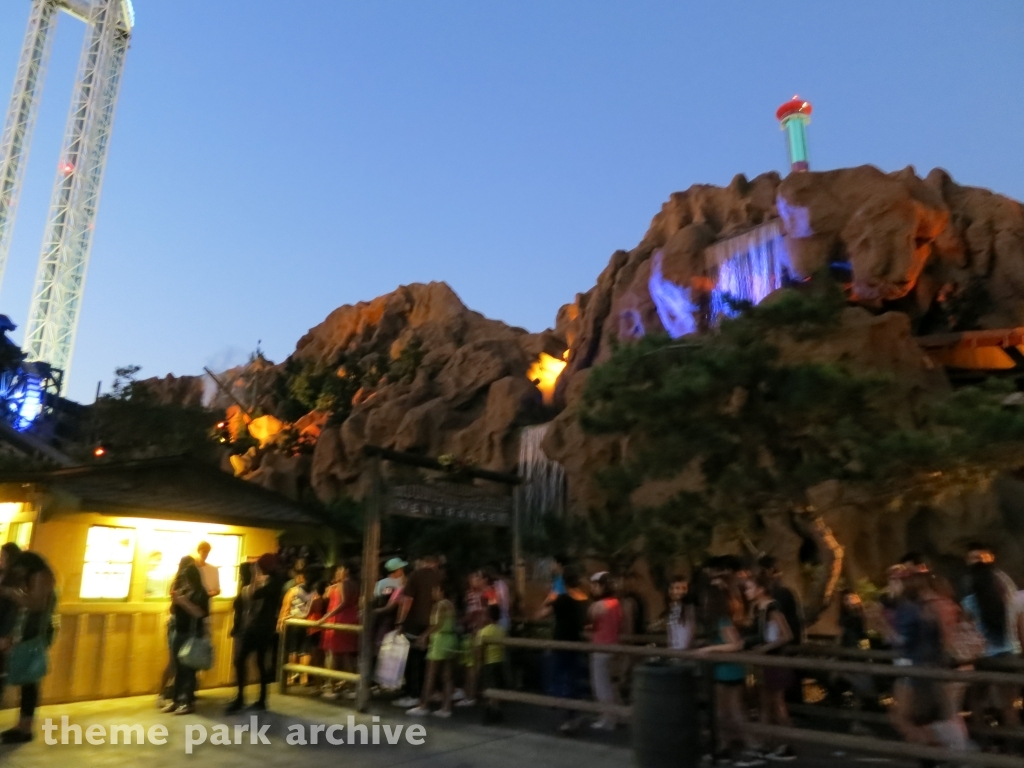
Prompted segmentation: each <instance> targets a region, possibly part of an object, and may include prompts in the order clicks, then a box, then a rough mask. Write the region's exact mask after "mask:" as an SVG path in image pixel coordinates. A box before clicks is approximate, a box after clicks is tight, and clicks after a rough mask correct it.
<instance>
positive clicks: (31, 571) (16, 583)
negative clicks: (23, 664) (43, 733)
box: [0, 550, 57, 744]
mask: <svg viewBox="0 0 1024 768" xmlns="http://www.w3.org/2000/svg"><path fill="white" fill-rule="evenodd" d="M9 553H10V550H8V556H10V555H9ZM7 567H8V568H9V569H10V573H9V574H8V573H5V574H4V582H3V586H0V597H2V598H3V599H5V600H9V601H10V602H11V603H13V604H14V605H15V606H17V612H18V619H17V622H16V625H20V633H19V632H18V631H17V630H18V626H16V627H15V628H14V630H13V631H12V632H11V633H9V634H8V635H6V636H4V637H0V648H2V649H4V651H5V652H9V651H11V649H12V648H13V647H14V646H16V645H17V644H18V643H25V642H29V641H33V640H36V639H37V638H39V637H43V638H44V642H45V645H46V647H49V645H50V643H52V642H53V612H54V611H55V610H56V603H57V592H56V578H55V577H54V574H53V570H52V569H51V568H50V565H49V564H48V563H47V562H46V560H44V559H43V558H42V556H40V555H39V554H37V553H35V552H19V553H18V554H17V556H16V557H15V558H14V559H13V560H12V561H11V562H10V565H9V566H7ZM19 635H20V636H19ZM10 671H11V672H13V671H14V670H13V669H11V670H10ZM39 684H40V680H33V681H30V682H25V683H23V684H22V685H21V702H20V709H19V716H18V723H17V725H15V726H14V727H13V728H9V729H7V730H6V731H3V733H0V741H2V742H3V743H4V744H21V743H25V742H28V741H31V740H32V731H33V724H34V720H35V711H36V707H37V706H38V705H39Z"/></svg>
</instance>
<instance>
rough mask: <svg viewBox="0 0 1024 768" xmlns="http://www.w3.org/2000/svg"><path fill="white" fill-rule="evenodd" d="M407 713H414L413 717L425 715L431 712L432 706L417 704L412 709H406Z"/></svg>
mask: <svg viewBox="0 0 1024 768" xmlns="http://www.w3.org/2000/svg"><path fill="white" fill-rule="evenodd" d="M405 714H407V715H412V716H413V717H423V716H425V715H429V714H430V707H420V706H416V707H413V708H412V709H407V710H405Z"/></svg>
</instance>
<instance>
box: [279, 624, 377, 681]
mask: <svg viewBox="0 0 1024 768" xmlns="http://www.w3.org/2000/svg"><path fill="white" fill-rule="evenodd" d="M290 627H294V628H299V627H302V628H305V629H320V630H330V631H333V632H356V633H360V634H361V633H362V631H363V625H362V624H332V623H331V622H326V623H324V622H320V621H308V620H306V619H286V620H285V621H284V632H282V633H281V636H280V638H279V639H278V643H277V675H278V680H277V684H278V691H279V692H280V693H288V676H289V675H290V674H297V675H310V676H313V677H320V678H324V679H325V680H339V681H342V682H348V683H356V684H357V685H359V686H362V685H363V683H364V681H363V678H362V676H361V675H359V674H358V673H356V672H345V671H343V670H340V669H330V668H329V667H317V666H313V665H311V664H291V663H289V662H288V642H287V639H288V629H289V628H290Z"/></svg>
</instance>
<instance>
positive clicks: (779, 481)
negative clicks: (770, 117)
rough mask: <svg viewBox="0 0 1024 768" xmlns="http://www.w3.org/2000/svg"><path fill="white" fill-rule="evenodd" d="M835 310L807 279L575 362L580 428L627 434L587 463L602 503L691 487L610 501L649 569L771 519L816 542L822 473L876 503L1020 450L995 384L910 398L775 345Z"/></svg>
mask: <svg viewBox="0 0 1024 768" xmlns="http://www.w3.org/2000/svg"><path fill="white" fill-rule="evenodd" d="M844 306H845V302H844V299H843V296H842V293H841V291H840V290H839V289H838V287H836V286H835V285H834V284H832V283H831V282H829V281H827V280H817V279H816V280H815V281H814V283H813V284H812V286H811V287H810V288H809V289H808V290H806V291H803V292H792V293H790V294H789V295H786V296H784V297H781V298H778V299H777V300H775V301H772V302H770V303H767V304H764V305H761V306H757V307H750V306H746V307H742V308H741V312H740V314H739V316H738V317H736V318H734V319H729V320H725V321H723V322H722V323H721V325H720V327H719V328H718V329H717V330H716V331H714V332H712V333H708V334H706V335H702V336H694V337H687V338H684V339H680V340H671V339H668V338H666V337H647V338H645V339H643V340H641V341H639V342H637V343H635V344H629V345H623V346H620V347H619V348H618V349H616V350H615V351H614V353H613V355H612V358H611V360H610V361H608V362H607V363H605V364H604V365H601V366H598V367H596V368H594V369H593V370H592V371H591V373H590V375H589V378H588V381H587V386H586V389H585V392H584V395H583V397H582V400H581V404H580V409H579V418H580V420H581V424H582V426H583V428H584V429H585V430H587V431H589V432H592V433H597V434H609V433H624V434H627V435H628V436H629V441H628V444H629V450H628V453H627V455H626V457H625V459H624V460H623V462H622V464H621V465H619V466H616V467H613V468H606V469H604V470H603V474H604V476H608V475H609V474H610V473H614V474H616V475H617V480H616V482H617V483H618V485H619V486H620V487H621V488H622V490H620V491H619V492H618V494H617V497H618V498H620V499H621V498H622V497H623V494H624V493H626V492H628V491H629V490H631V489H635V488H637V487H639V486H640V485H641V484H643V483H644V482H645V481H647V480H651V479H658V478H670V477H674V476H676V475H678V474H679V473H680V472H682V471H683V470H684V468H689V469H695V470H697V471H698V472H699V477H701V478H702V481H703V482H702V483H700V484H699V485H700V487H699V488H695V489H692V490H690V491H688V492H685V493H680V494H678V495H677V496H676V497H675V498H673V499H672V500H671V501H669V502H668V503H666V504H665V505H663V506H662V507H659V508H657V509H639V510H638V509H632V508H630V507H629V505H628V504H627V505H624V506H623V505H620V520H623V521H626V520H628V524H629V525H634V524H635V525H637V526H639V528H640V529H641V533H642V535H641V536H640V538H641V539H642V541H643V546H644V551H645V554H646V555H647V556H648V558H649V560H650V561H651V562H652V565H653V566H654V567H655V568H658V567H664V566H665V564H666V563H667V561H668V560H669V559H671V558H673V557H678V556H687V555H693V554H695V553H700V552H702V551H703V550H704V549H705V548H706V547H707V545H708V544H709V542H710V539H711V535H712V531H714V530H718V531H731V532H732V534H733V536H734V538H736V539H737V540H744V539H745V538H747V537H753V536H755V533H756V530H757V529H758V526H759V523H760V521H763V519H764V518H765V516H768V515H772V514H780V513H781V514H786V515H789V516H791V518H792V519H793V520H794V522H795V523H796V524H797V526H798V527H802V528H803V529H804V530H805V531H806V534H805V535H808V536H811V537H812V538H814V537H815V536H818V537H820V535H821V531H820V527H816V519H815V514H814V510H812V509H810V508H809V502H808V497H807V492H808V490H809V489H810V488H812V487H814V486H816V485H818V484H819V483H822V482H823V481H827V480H838V481H842V482H844V483H852V484H862V485H864V486H867V487H870V488H871V489H872V491H873V492H874V493H877V494H878V496H879V500H880V503H884V500H885V499H886V498H888V499H892V498H895V497H899V496H907V495H908V494H913V493H927V492H928V491H929V489H931V490H934V489H935V488H936V487H937V486H943V487H946V488H948V487H949V486H950V485H954V484H957V483H966V482H968V481H969V480H970V479H972V478H977V476H978V475H981V474H986V473H988V474H991V473H993V472H995V471H998V470H999V469H1000V468H1004V467H1006V466H1008V465H1011V464H1012V463H1013V462H1015V461H1019V460H1020V459H1021V457H1022V453H1021V451H1020V445H1021V441H1022V440H1024V415H1022V414H1021V412H1020V411H1018V410H1017V409H1015V408H1008V407H1006V406H1004V405H1003V401H1004V400H1005V397H1006V395H1007V392H1008V390H1007V385H1004V384H1000V383H991V384H988V385H986V386H984V387H978V388H965V389H961V390H956V391H954V390H951V389H950V390H942V391H937V392H935V393H932V394H931V396H930V397H918V398H914V397H910V396H908V393H907V389H908V388H907V386H906V384H905V383H904V382H901V381H899V380H898V379H896V378H894V377H892V376H890V375H887V374H885V373H873V372H870V371H865V370H859V369H857V368H856V367H854V366H850V365H847V364H845V363H843V362H842V361H839V360H833V361H828V362H820V361H818V360H816V359H815V360H812V359H801V357H800V355H799V354H783V350H784V349H786V350H790V351H792V349H793V348H794V347H795V346H799V345H800V344H801V343H805V342H813V341H815V340H817V341H820V342H827V340H828V338H829V336H830V335H832V334H836V333H839V332H840V331H839V325H840V313H841V311H842V310H843V308H844ZM805 358H806V356H805ZM622 524H623V525H626V524H627V523H626V522H623V523H622ZM826 597H827V596H826Z"/></svg>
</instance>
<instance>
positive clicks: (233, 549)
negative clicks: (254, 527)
mask: <svg viewBox="0 0 1024 768" xmlns="http://www.w3.org/2000/svg"><path fill="white" fill-rule="evenodd" d="M206 541H208V542H209V544H210V557H209V560H208V562H209V563H210V565H215V566H217V572H218V575H219V576H220V597H234V596H235V595H237V594H238V564H239V563H240V562H241V561H242V537H241V536H236V535H232V534H221V533H211V534H210V535H209V536H207V537H206Z"/></svg>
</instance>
